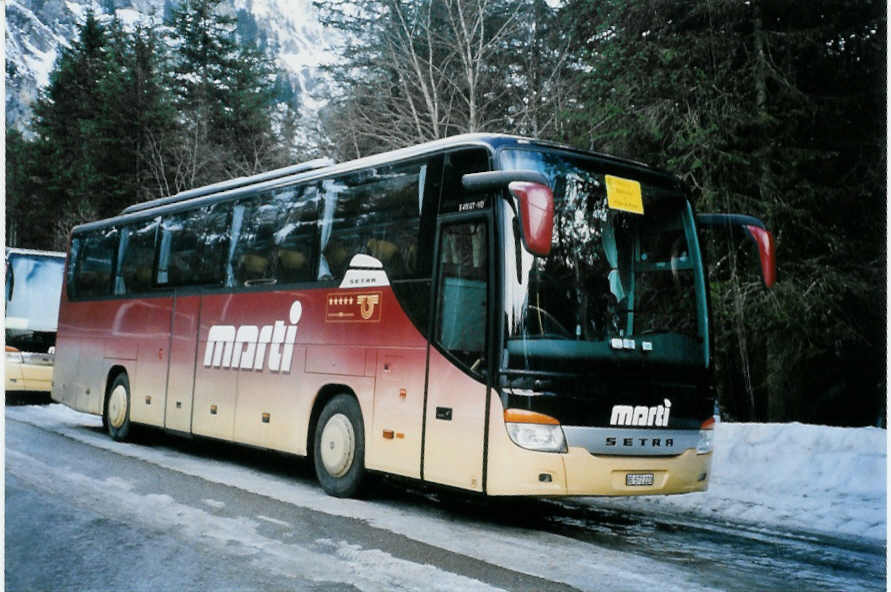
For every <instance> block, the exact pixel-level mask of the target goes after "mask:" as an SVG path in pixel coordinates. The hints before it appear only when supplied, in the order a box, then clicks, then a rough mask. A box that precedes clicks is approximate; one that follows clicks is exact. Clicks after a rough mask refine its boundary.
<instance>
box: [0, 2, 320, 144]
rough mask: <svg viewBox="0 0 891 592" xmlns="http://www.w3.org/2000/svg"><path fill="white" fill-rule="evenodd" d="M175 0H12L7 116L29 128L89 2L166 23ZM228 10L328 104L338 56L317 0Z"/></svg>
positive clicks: (311, 105) (301, 96)
mask: <svg viewBox="0 0 891 592" xmlns="http://www.w3.org/2000/svg"><path fill="white" fill-rule="evenodd" d="M174 1H175V0H104V1H102V2H96V1H95V0H7V2H6V3H5V7H6V14H5V18H6V63H7V66H6V121H7V125H10V126H13V127H17V128H20V129H22V128H24V126H25V124H26V122H27V120H28V118H29V117H30V105H31V103H32V102H33V101H34V100H35V99H36V97H37V93H38V90H39V89H40V88H43V87H44V86H46V84H47V83H48V82H49V73H50V71H51V70H52V68H53V65H54V63H55V60H56V58H57V56H58V54H59V48H60V47H64V46H68V45H69V44H70V41H71V40H72V39H73V38H74V36H75V35H76V34H77V23H78V22H81V20H82V19H83V17H84V15H85V14H86V12H87V10H88V9H89V8H92V9H93V10H94V11H95V13H96V14H99V15H103V14H104V15H106V16H108V17H110V16H111V12H112V9H113V12H114V14H115V15H116V16H117V17H118V18H119V19H120V20H121V21H122V22H123V23H124V24H125V25H127V26H133V25H135V24H137V23H148V22H152V21H153V22H159V21H160V20H162V18H163V14H164V11H165V8H167V9H169V6H170V4H171V2H174ZM223 10H224V11H225V12H226V13H227V14H229V15H231V16H234V17H236V19H237V20H238V26H239V32H241V33H243V34H245V35H246V36H251V35H256V36H257V37H258V38H260V39H262V41H263V43H265V44H266V45H267V46H268V47H269V48H271V50H272V51H273V53H274V54H275V56H276V58H277V61H278V64H279V66H280V67H281V68H282V70H284V71H285V72H287V74H288V78H289V81H290V83H291V86H292V88H293V91H294V95H295V100H296V101H298V102H299V103H300V104H301V105H302V106H303V108H304V109H305V110H308V111H310V112H315V111H316V110H318V109H319V108H320V107H321V106H322V104H323V103H321V102H319V101H318V100H316V99H314V98H312V97H311V96H310V93H312V92H314V91H317V90H318V86H319V84H324V78H323V77H322V76H321V75H320V73H319V66H320V65H321V64H323V63H325V62H326V61H328V60H330V59H331V55H330V54H329V53H328V52H327V51H326V49H325V47H326V43H325V31H324V29H323V27H322V25H321V23H319V20H318V18H317V14H316V11H315V8H314V7H313V5H312V2H311V0H225V2H224V4H223Z"/></svg>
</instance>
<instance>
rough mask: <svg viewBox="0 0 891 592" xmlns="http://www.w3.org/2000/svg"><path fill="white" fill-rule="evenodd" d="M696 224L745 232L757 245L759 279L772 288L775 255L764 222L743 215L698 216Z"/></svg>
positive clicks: (775, 265) (774, 272) (775, 271)
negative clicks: (759, 265)
mask: <svg viewBox="0 0 891 592" xmlns="http://www.w3.org/2000/svg"><path fill="white" fill-rule="evenodd" d="M696 223H697V224H698V225H700V226H724V227H730V228H741V229H743V230H745V231H746V236H748V237H749V238H750V239H751V240H752V241H754V242H755V244H756V245H758V256H759V257H760V259H761V277H762V278H763V279H764V285H765V286H766V287H768V288H772V287H773V285H774V283H775V282H776V279H777V254H776V244H775V243H774V240H773V234H771V232H770V231H769V230H767V228H766V227H765V226H764V222H762V221H761V220H759V219H758V218H755V217H754V216H746V215H744V214H698V215H697V216H696Z"/></svg>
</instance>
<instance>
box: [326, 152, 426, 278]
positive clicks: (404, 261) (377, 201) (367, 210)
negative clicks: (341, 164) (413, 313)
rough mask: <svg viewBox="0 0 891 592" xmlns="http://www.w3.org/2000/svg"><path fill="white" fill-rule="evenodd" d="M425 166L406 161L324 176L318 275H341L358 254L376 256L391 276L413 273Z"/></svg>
mask: <svg viewBox="0 0 891 592" xmlns="http://www.w3.org/2000/svg"><path fill="white" fill-rule="evenodd" d="M426 171H427V166H426V164H421V163H409V164H400V165H393V166H387V167H379V168H374V169H369V170H365V171H362V172H361V173H354V174H351V175H345V176H343V177H338V178H335V179H328V180H326V181H324V182H323V184H322V199H323V203H322V215H321V220H320V228H321V236H320V239H321V254H322V256H321V258H320V261H319V275H318V278H319V279H334V280H338V279H340V278H342V277H343V275H344V273H345V272H346V270H347V267H349V263H350V260H351V259H352V258H353V255H356V254H358V253H364V254H367V255H371V256H372V257H374V258H376V259H378V260H379V261H380V262H381V263H382V264H383V265H384V269H385V270H386V272H387V276H388V277H389V279H390V280H398V279H403V278H408V277H413V276H415V275H416V274H417V272H418V270H419V267H418V246H419V240H420V238H421V237H420V227H421V224H420V222H421V210H422V208H423V190H424V187H423V182H422V179H424V178H425V176H426Z"/></svg>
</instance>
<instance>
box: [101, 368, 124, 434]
mask: <svg viewBox="0 0 891 592" xmlns="http://www.w3.org/2000/svg"><path fill="white" fill-rule="evenodd" d="M103 420H104V421H103V422H102V423H104V424H105V426H106V428H107V429H108V434H109V435H110V436H111V438H112V439H113V440H117V441H118V442H122V441H125V440H127V438H129V436H130V380H129V379H128V378H127V374H126V373H124V372H121V373H120V374H118V375H117V376H115V378H114V380H113V381H112V382H111V385H110V386H109V387H108V395H107V396H106V398H105V414H104V417H103Z"/></svg>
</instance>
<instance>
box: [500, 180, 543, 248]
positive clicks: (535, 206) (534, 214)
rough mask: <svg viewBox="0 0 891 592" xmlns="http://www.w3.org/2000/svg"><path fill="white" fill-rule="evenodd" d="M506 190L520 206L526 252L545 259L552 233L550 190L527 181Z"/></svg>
mask: <svg viewBox="0 0 891 592" xmlns="http://www.w3.org/2000/svg"><path fill="white" fill-rule="evenodd" d="M507 188H508V189H509V190H510V192H511V194H513V196H514V197H516V198H517V203H518V204H519V206H520V222H521V223H522V224H523V242H524V243H525V246H526V250H527V251H529V252H530V253H532V254H533V255H536V256H538V257H547V256H548V254H550V252H551V238H552V236H553V233H554V194H553V193H552V192H551V188H550V187H548V186H547V185H542V184H541V183H530V182H529V181H514V182H513V183H511V184H510V185H508V186H507Z"/></svg>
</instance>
